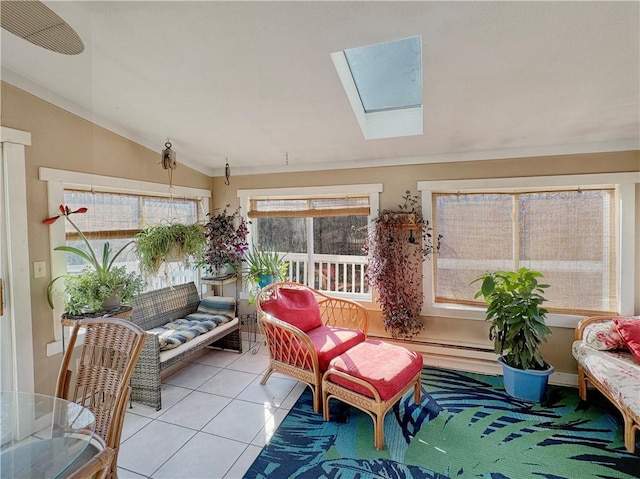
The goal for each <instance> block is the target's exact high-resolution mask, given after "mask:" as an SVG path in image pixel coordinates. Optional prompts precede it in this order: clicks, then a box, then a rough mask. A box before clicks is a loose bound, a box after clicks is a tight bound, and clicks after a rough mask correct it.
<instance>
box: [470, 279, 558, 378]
mask: <svg viewBox="0 0 640 479" xmlns="http://www.w3.org/2000/svg"><path fill="white" fill-rule="evenodd" d="M541 277H542V273H540V272H538V271H533V270H530V269H528V268H520V269H519V270H518V271H496V272H494V273H485V274H483V275H482V276H480V277H479V278H477V279H476V280H475V281H474V283H475V282H479V281H481V282H482V286H481V288H480V291H478V292H477V293H476V295H475V297H476V298H478V297H480V296H482V297H483V298H484V300H485V301H486V302H487V305H488V306H487V313H486V316H485V319H486V320H487V321H490V322H491V327H490V328H489V339H492V340H493V342H494V349H495V352H496V354H499V355H500V356H502V357H503V360H504V361H505V362H506V363H507V364H508V365H509V366H511V367H514V368H518V369H538V370H543V369H547V367H548V365H547V364H546V363H545V362H544V359H542V354H541V353H540V348H539V345H540V343H542V342H545V341H546V340H547V337H548V336H549V334H551V330H550V329H549V328H548V327H547V325H546V324H545V317H546V315H547V310H546V309H544V308H543V307H542V306H541V305H542V303H543V302H544V301H546V299H545V298H544V297H543V296H542V294H543V293H544V290H545V289H546V288H548V287H549V285H548V284H540V283H538V278H541Z"/></svg>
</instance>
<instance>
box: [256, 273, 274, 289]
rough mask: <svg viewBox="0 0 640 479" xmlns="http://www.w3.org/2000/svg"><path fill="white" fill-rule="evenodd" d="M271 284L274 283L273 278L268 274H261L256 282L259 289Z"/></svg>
mask: <svg viewBox="0 0 640 479" xmlns="http://www.w3.org/2000/svg"><path fill="white" fill-rule="evenodd" d="M273 282H275V279H274V277H273V276H271V275H268V274H261V275H260V279H259V280H258V286H260V287H261V288H264V287H265V286H267V285H269V284H271V283H273Z"/></svg>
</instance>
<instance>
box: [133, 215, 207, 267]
mask: <svg viewBox="0 0 640 479" xmlns="http://www.w3.org/2000/svg"><path fill="white" fill-rule="evenodd" d="M205 241H206V238H205V236H204V227H203V225H201V224H200V223H193V224H188V225H186V224H183V223H177V222H175V223H174V222H168V221H163V222H162V223H158V224H152V225H146V226H145V227H144V228H143V229H142V231H140V232H139V233H138V234H137V235H136V238H135V242H136V251H137V253H138V259H139V262H140V270H141V271H142V272H143V273H145V274H148V275H151V276H154V275H157V274H158V272H159V271H160V268H161V266H162V265H164V264H165V263H167V262H170V261H183V262H184V263H185V264H187V265H191V264H192V263H194V264H197V263H199V262H200V261H202V257H203V254H204V247H205Z"/></svg>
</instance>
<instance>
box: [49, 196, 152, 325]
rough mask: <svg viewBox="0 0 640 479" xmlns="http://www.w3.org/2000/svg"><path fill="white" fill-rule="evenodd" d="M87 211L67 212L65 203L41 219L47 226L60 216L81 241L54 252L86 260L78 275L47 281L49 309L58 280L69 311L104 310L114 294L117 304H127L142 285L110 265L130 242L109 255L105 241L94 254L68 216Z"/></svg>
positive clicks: (108, 246) (133, 277)
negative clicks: (56, 210)
mask: <svg viewBox="0 0 640 479" xmlns="http://www.w3.org/2000/svg"><path fill="white" fill-rule="evenodd" d="M87 211H88V210H87V208H78V209H77V210H75V211H71V210H70V209H69V207H68V206H64V205H60V214H59V215H56V216H52V217H50V218H46V219H44V220H43V221H42V222H43V223H44V224H46V225H50V224H53V223H55V222H56V221H57V220H58V218H60V217H64V219H65V220H67V221H68V222H69V224H70V225H71V226H72V227H73V228H74V229H75V230H76V232H77V233H78V236H79V237H80V239H81V240H82V242H83V243H84V248H82V249H81V248H76V247H74V246H67V245H64V246H57V247H56V248H54V250H55V251H65V252H67V253H70V254H73V255H76V256H78V257H80V258H82V259H83V260H85V261H86V262H87V263H89V264H88V265H87V266H86V267H85V268H84V269H83V270H82V271H81V272H80V274H78V275H71V274H65V275H61V276H58V277H56V278H54V279H53V280H51V282H50V283H49V285H48V286H47V301H48V302H49V306H51V308H52V309H53V307H54V305H53V286H54V284H55V282H56V281H58V280H59V279H61V278H63V279H64V285H65V293H66V296H65V311H66V312H67V313H70V314H81V313H83V312H95V311H100V310H102V309H104V308H103V304H104V303H105V301H106V300H108V299H110V298H112V297H114V296H118V299H119V301H120V302H121V303H123V304H128V303H130V302H131V300H132V299H133V298H134V296H135V295H137V294H138V293H139V292H140V291H142V289H143V287H144V282H143V280H142V278H141V277H140V275H139V274H137V273H133V272H127V270H126V268H124V267H123V266H115V265H114V263H115V260H116V259H117V258H118V257H119V256H120V255H121V254H122V253H123V252H124V251H125V250H126V249H127V248H128V247H129V246H131V245H132V244H133V241H129V242H128V243H127V244H125V245H124V246H122V247H121V248H120V249H119V250H118V251H116V252H115V254H112V253H113V252H112V250H111V245H110V244H109V242H106V243H105V244H104V246H103V248H102V254H101V255H100V256H98V255H97V254H96V252H95V251H94V250H93V248H92V247H91V244H90V243H89V240H88V239H87V237H86V236H85V234H84V233H83V232H82V231H81V230H80V228H78V226H77V225H76V224H75V223H74V222H73V220H71V218H70V215H72V214H83V213H86V212H87Z"/></svg>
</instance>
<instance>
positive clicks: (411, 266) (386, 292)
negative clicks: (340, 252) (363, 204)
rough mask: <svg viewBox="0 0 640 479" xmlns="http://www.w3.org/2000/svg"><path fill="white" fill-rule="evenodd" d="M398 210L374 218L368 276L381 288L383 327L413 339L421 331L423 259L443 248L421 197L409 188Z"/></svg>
mask: <svg viewBox="0 0 640 479" xmlns="http://www.w3.org/2000/svg"><path fill="white" fill-rule="evenodd" d="M402 199H403V200H404V203H403V204H401V205H398V208H397V209H396V210H389V209H387V210H383V211H381V212H380V214H379V215H378V217H377V218H375V219H374V220H373V221H372V224H371V227H370V229H369V235H368V237H367V241H366V243H365V247H364V251H365V253H366V254H367V259H368V266H367V271H366V273H365V278H366V279H367V281H368V282H369V284H370V285H371V286H372V287H374V288H375V289H376V290H377V291H378V295H379V296H378V298H376V301H377V302H378V303H380V305H381V307H382V315H383V321H384V327H385V330H386V331H389V332H390V333H391V335H392V336H393V338H404V339H410V338H412V337H413V336H415V335H416V334H418V333H419V332H420V331H421V330H422V327H423V325H422V321H421V319H420V311H422V304H423V303H424V294H423V292H422V261H423V260H424V259H425V258H428V257H429V256H430V255H431V253H433V252H434V251H437V250H438V248H439V247H440V236H438V238H437V239H436V241H435V245H434V242H433V237H432V234H431V231H432V228H430V227H429V222H428V221H427V220H425V219H424V217H423V216H422V208H421V207H420V198H419V197H418V196H417V195H411V193H410V192H409V191H407V192H406V194H405V195H404V196H403V197H402Z"/></svg>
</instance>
